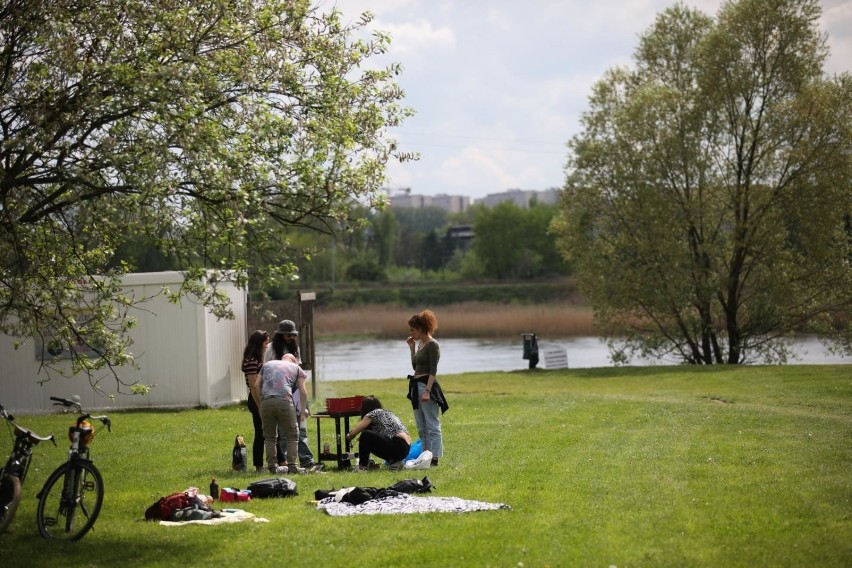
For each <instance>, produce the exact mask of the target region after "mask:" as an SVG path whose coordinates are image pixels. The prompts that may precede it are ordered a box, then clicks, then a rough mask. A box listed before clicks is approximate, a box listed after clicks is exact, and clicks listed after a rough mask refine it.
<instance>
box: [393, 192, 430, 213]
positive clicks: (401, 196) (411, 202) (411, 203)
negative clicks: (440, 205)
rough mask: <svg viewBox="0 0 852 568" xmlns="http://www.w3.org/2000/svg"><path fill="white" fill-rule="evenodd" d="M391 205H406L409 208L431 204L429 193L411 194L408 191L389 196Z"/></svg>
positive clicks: (419, 207) (418, 207) (420, 207)
mask: <svg viewBox="0 0 852 568" xmlns="http://www.w3.org/2000/svg"><path fill="white" fill-rule="evenodd" d="M390 205H391V207H406V208H409V209H422V208H424V207H431V206H432V196H431V195H416V194H415V195H412V194H410V193H397V194H396V195H391V196H390Z"/></svg>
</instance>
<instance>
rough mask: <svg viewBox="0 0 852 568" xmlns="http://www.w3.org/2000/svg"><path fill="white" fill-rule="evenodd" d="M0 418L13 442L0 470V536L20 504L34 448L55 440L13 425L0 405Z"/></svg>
mask: <svg viewBox="0 0 852 568" xmlns="http://www.w3.org/2000/svg"><path fill="white" fill-rule="evenodd" d="M0 416H2V418H4V419H5V420H6V422H7V426H9V429H10V432H11V434H12V437H13V438H14V440H15V442H14V444H13V446H12V453H11V454H9V459H8V460H6V465H5V466H3V469H0V534H2V533H3V532H4V531H5V530H6V528H7V527H8V526H9V524H10V523H11V522H12V519H13V518H14V517H15V511H17V510H18V504H19V503H20V502H21V487H22V486H23V485H24V480H25V479H26V478H27V472H28V471H29V469H30V458H31V457H32V455H33V450H34V448H35V447H36V446H37V445H38V444H39V443H41V442H53V445H54V446H55V445H56V439H55V438H54V437H53V434H51V435H50V436H46V437H45V436H39V435H38V434H36V433H35V432H33V431H32V430H28V429H26V428H24V427H23V426H21V425H19V424H17V423H15V417H14V416H12V415H11V414H9V413H8V412H7V411H6V409H5V408H3V406H2V405H0Z"/></svg>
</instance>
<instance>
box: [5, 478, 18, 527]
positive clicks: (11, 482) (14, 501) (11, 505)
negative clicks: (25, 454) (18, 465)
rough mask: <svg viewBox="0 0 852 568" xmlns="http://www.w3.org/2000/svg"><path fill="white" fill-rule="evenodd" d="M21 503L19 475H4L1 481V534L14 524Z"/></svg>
mask: <svg viewBox="0 0 852 568" xmlns="http://www.w3.org/2000/svg"><path fill="white" fill-rule="evenodd" d="M20 502H21V480H20V479H18V476H17V475H10V474H4V475H3V479H2V480H0V534H2V533H3V532H4V531H5V530H6V527H8V526H9V523H11V522H12V519H13V518H14V517H15V511H17V510H18V503H20Z"/></svg>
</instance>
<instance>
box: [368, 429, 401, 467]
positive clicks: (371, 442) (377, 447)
mask: <svg viewBox="0 0 852 568" xmlns="http://www.w3.org/2000/svg"><path fill="white" fill-rule="evenodd" d="M410 449H411V444H409V443H408V442H406V441H405V440H403V439H402V438H400V437H399V436H394V437H393V438H386V437H384V436H380V435H378V434H376V433H375V432H371V431H370V430H364V431H363V432H361V436H360V437H359V438H358V465H362V466H364V467H367V465H369V463H370V454H373V455H375V456H376V457H378V458H382V459H383V460H387V461H391V462H396V461H399V460H401V459H404V458H405V456H407V455H408V451H409V450H410Z"/></svg>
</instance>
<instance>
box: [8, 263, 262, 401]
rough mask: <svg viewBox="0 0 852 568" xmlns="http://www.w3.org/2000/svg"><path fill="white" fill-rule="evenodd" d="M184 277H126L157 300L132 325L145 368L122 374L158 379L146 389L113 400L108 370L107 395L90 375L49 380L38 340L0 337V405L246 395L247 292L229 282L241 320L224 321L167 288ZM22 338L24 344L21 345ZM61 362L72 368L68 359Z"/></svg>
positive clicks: (128, 378)
mask: <svg viewBox="0 0 852 568" xmlns="http://www.w3.org/2000/svg"><path fill="white" fill-rule="evenodd" d="M182 281H183V276H182V274H180V273H178V272H157V273H143V274H131V275H128V276H127V277H126V278H125V279H124V284H125V290H126V291H127V292H128V293H130V294H133V295H134V296H135V297H136V298H137V299H141V298H150V299H149V300H147V301H145V302H144V303H143V304H141V305H140V306H139V307H138V308H136V309H134V311H133V312H132V315H133V316H134V317H136V318H137V321H138V325H137V326H136V327H135V328H133V329H132V330H131V331H130V337H131V338H132V341H133V343H132V345H131V347H130V351H131V353H133V355H134V358H135V359H136V363H137V364H138V368H132V367H123V368H118V369H116V372H117V374H118V376H119V378H120V379H121V380H122V381H124V382H125V383H128V384H130V383H133V382H137V381H138V382H140V383H144V384H148V385H152V384H156V385H157V386H156V387H155V388H153V389H152V390H151V391H150V392H149V393H148V394H147V395H144V396H141V395H121V394H116V395H115V396H114V398H109V397H108V396H107V395H108V394H112V393H115V392H116V391H117V390H118V389H117V384H116V380H115V378H114V377H113V376H112V374H111V372H110V371H108V370H107V371H100V372H98V374H97V375H96V376H95V377H94V378H93V380H100V383H99V384H100V390H101V392H100V393H99V392H97V391H96V390H95V389H93V388H92V386H91V385H90V378H89V377H88V376H86V375H82V376H75V377H59V376H53V377H52V378H51V379H50V380H47V378H48V375H47V371H46V369H43V368H40V361H39V360H38V359H37V358H36V356H35V345H34V341H33V339H32V338H27V339H25V340H23V341H21V340H20V339H18V340H16V339H15V338H12V337H8V336H3V335H0V404H2V405H3V406H5V407H6V408H8V409H10V410H12V411H16V412H45V411H50V410H51V409H52V405H51V402H50V400H49V397H50V396H61V397H66V398H67V397H70V396H71V395H74V394H76V395H78V396H80V398H81V402H82V404H83V406H84V408H86V409H100V408H106V409H108V408H146V407H150V408H157V407H191V406H197V405H210V406H218V405H222V404H228V403H231V402H236V401H238V400H242V399H244V398H245V395H246V392H245V391H246V389H245V381H244V380H243V376H242V373H241V368H240V365H241V359H242V350H243V347H244V344H245V341H246V337H247V333H246V320H245V315H246V311H245V305H246V294H245V290H241V289H238V288H236V287H235V286H233V285H224V288H223V289H224V291H225V292H226V293H227V294H228V296H229V298H230V300H231V302H232V309H233V311H234V314H235V316H236V318H235V319H233V320H217V319H216V317H214V316H213V315H212V314H210V313H209V312H207V310H205V309H204V308H203V306H201V305H200V304H199V303H198V302H197V300H195V299H194V298H191V297H184V298H182V300H181V302H180V303H179V304H172V303H170V302H169V301H168V299H167V298H166V297H165V295H163V294H161V293H160V292H161V291H162V289H163V288H164V287H167V288H170V289H172V290H176V289H177V288H178V287H180V285H181V282H182ZM16 341H18V342H21V343H22V344H21V345H20V346H19V347H18V349H15V347H14V346H15V342H16ZM59 364H60V365H62V366H64V368H65V369H70V362H69V361H62V362H60V363H59ZM39 381H46V382H43V383H42V384H39ZM122 390H124V391H128V390H129V389H128V388H127V387H122Z"/></svg>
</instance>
